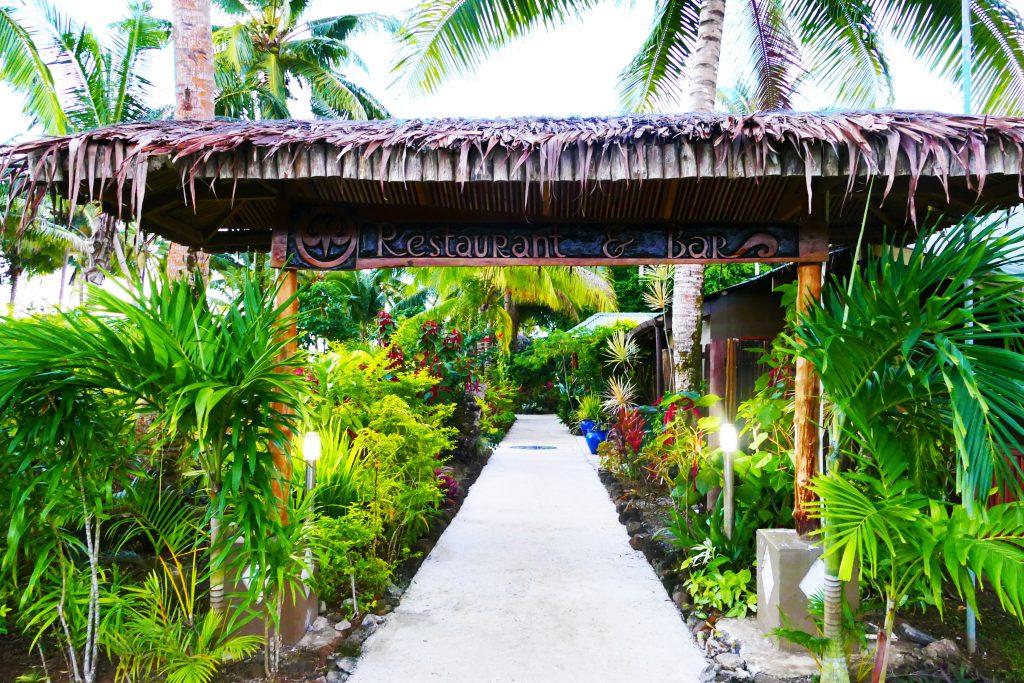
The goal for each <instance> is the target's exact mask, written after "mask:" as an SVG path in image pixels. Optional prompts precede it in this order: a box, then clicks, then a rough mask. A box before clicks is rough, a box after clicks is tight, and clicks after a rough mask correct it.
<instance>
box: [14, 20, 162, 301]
mask: <svg viewBox="0 0 1024 683" xmlns="http://www.w3.org/2000/svg"><path fill="white" fill-rule="evenodd" d="M169 36H170V25H169V24H168V23H167V22H165V21H161V20H159V19H155V18H154V17H153V16H152V4H151V3H150V2H149V1H148V0H144V1H143V0H138V1H134V2H131V3H130V4H129V5H128V13H127V15H126V17H125V18H124V19H122V20H121V21H118V22H116V23H115V24H113V25H112V26H111V31H110V32H109V43H107V44H104V43H102V42H101V41H100V37H99V35H98V34H97V33H96V32H95V31H94V30H93V29H92V28H91V27H89V26H87V25H84V24H79V23H78V22H76V21H74V20H73V19H71V18H70V17H68V16H66V15H64V14H62V13H61V12H60V11H59V10H58V9H57V7H56V6H55V5H53V4H48V3H42V4H40V5H39V6H38V12H36V13H35V14H32V13H29V12H27V11H26V10H24V9H23V10H20V11H15V10H12V9H11V8H8V7H0V79H2V80H3V81H4V82H5V83H6V84H7V85H9V86H10V87H11V88H12V89H13V90H14V91H15V92H16V93H18V94H20V95H21V96H22V97H23V98H24V100H23V106H22V111H23V112H24V113H25V114H26V115H27V116H28V117H29V118H30V120H31V121H32V123H33V125H35V126H38V127H39V128H41V129H42V130H43V132H45V133H47V134H53V135H58V134H64V133H69V132H74V131H81V130H89V129H92V128H98V127H100V126H106V125H110V124H113V123H119V122H122V121H132V120H138V119H146V118H152V117H155V116H159V115H160V114H161V113H162V112H161V111H159V110H153V109H152V108H150V106H149V105H148V103H147V102H148V99H149V95H150V92H151V90H152V83H150V82H149V80H148V79H147V78H146V76H145V68H144V67H145V63H146V61H147V60H148V59H149V58H150V57H151V56H152V54H153V53H154V52H155V51H157V50H160V49H161V48H162V47H164V46H165V45H166V44H167V40H168V38H169ZM83 215H87V216H88V217H89V219H90V224H89V226H88V227H89V229H88V231H87V232H86V237H87V238H88V248H87V249H84V250H81V251H78V252H77V255H78V258H77V259H76V260H78V261H79V262H80V263H81V264H82V265H84V266H86V271H85V273H84V277H85V279H86V280H88V281H90V282H99V281H101V280H102V277H103V276H102V271H103V270H104V269H107V268H109V267H110V261H111V256H112V255H123V254H124V253H125V252H126V251H127V250H128V249H127V244H122V243H117V242H118V240H121V239H123V231H122V230H119V229H118V224H117V221H116V220H114V219H113V218H110V217H106V216H99V215H98V214H97V213H95V212H92V213H89V212H86V214H83ZM81 217H82V216H72V217H70V218H71V220H70V221H64V222H68V223H69V224H71V225H75V224H79V223H81V220H79V219H80V218H81ZM54 220H55V222H60V221H57V220H56V219H54ZM42 227H43V226H42V225H36V226H34V227H32V228H31V229H30V233H28V234H39V230H40V229H41V228H42ZM53 228H54V226H53V225H52V223H51V224H49V225H48V226H47V230H46V232H47V233H48V234H49V235H51V236H52V235H53V234H54V232H53ZM65 237H67V236H66V235H65ZM60 241H61V242H62V243H63V244H64V245H65V246H71V247H75V246H76V245H77V246H82V245H81V244H80V242H79V241H78V240H77V239H76V240H69V239H62V240H60ZM115 243H117V244H115ZM37 246H38V245H37ZM9 253H10V252H9ZM13 292H14V290H13V289H12V293H13Z"/></svg>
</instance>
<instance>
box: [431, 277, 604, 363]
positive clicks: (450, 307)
mask: <svg viewBox="0 0 1024 683" xmlns="http://www.w3.org/2000/svg"><path fill="white" fill-rule="evenodd" d="M413 276H414V280H415V282H416V284H417V285H419V286H422V287H425V288H428V289H431V290H433V291H434V292H435V293H436V294H437V296H438V298H439V300H440V301H439V303H438V304H437V305H436V306H434V308H433V309H432V310H431V315H439V314H440V315H444V316H451V317H453V318H455V319H456V320H458V319H463V320H476V319H479V318H481V317H484V318H488V319H490V321H491V323H492V325H493V326H494V328H495V329H496V330H497V331H500V332H501V333H502V338H503V339H504V340H506V341H507V343H509V344H514V343H515V340H516V338H517V336H518V334H519V328H520V324H521V322H522V307H524V306H535V307H540V308H547V309H549V310H551V311H554V312H557V313H566V314H569V315H571V316H573V317H574V318H576V319H578V318H579V317H580V315H581V313H582V312H583V311H610V310H615V305H616V304H615V291H614V288H613V287H612V284H611V282H610V281H609V279H608V273H607V270H606V269H604V268H586V267H579V266H512V267H495V266H488V267H483V268H421V269H418V270H415V271H413Z"/></svg>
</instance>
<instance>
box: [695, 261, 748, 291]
mask: <svg viewBox="0 0 1024 683" xmlns="http://www.w3.org/2000/svg"><path fill="white" fill-rule="evenodd" d="M752 277H754V264H753V263H713V264H711V265H708V266H706V267H705V268H704V294H705V296H706V295H709V294H715V293H717V292H720V291H722V290H723V289H727V288H729V287H732V286H733V285H738V284H739V283H741V282H744V281H746V280H749V279H750V278H752Z"/></svg>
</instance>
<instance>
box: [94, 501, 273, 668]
mask: <svg viewBox="0 0 1024 683" xmlns="http://www.w3.org/2000/svg"><path fill="white" fill-rule="evenodd" d="M129 495H130V498H131V503H132V504H131V505H130V506H129V508H128V516H126V517H124V518H122V519H121V520H120V521H119V522H118V525H117V527H118V531H119V532H120V533H121V545H122V546H123V545H126V544H128V543H131V542H132V541H133V540H134V539H135V538H137V537H141V538H144V539H145V540H146V541H148V543H149V544H150V546H151V547H152V548H153V550H154V552H155V554H156V562H157V565H158V567H157V568H156V569H154V570H152V571H150V572H149V573H148V574H147V575H146V576H145V577H144V579H143V580H142V582H141V583H140V584H128V585H126V586H125V587H124V588H123V589H122V590H120V591H117V592H116V593H115V594H114V595H112V598H111V600H112V611H114V613H115V614H116V615H117V620H116V624H111V625H110V626H108V627H106V628H104V629H103V640H104V643H105V645H106V647H107V649H108V651H109V652H110V653H111V654H113V655H115V656H116V661H117V672H118V676H119V677H123V678H124V679H125V680H132V681H136V680H149V679H151V678H154V677H166V680H168V681H179V682H180V683H207V682H208V681H210V680H212V679H213V677H214V675H215V674H216V672H217V670H218V669H219V668H220V665H221V663H222V662H223V661H224V660H225V659H226V658H230V659H239V658H241V657H245V656H248V655H251V654H253V653H254V652H255V651H256V650H257V649H258V648H259V646H260V644H261V643H262V638H259V637H255V636H243V635H237V629H238V628H239V626H240V625H242V624H243V623H244V622H245V621H246V620H247V619H248V618H251V617H252V616H253V615H252V613H247V612H246V611H245V610H244V609H243V610H241V611H240V612H239V613H235V616H228V614H227V613H225V612H223V611H221V610H217V609H210V610H208V611H206V612H205V613H204V612H203V611H202V607H203V605H202V602H203V598H204V597H205V596H206V592H205V591H204V590H202V588H203V587H204V586H206V585H209V584H208V582H209V580H210V578H211V577H210V575H209V574H208V573H207V572H206V570H205V569H206V566H207V565H206V563H205V562H203V560H202V556H203V554H204V553H205V552H206V551H207V550H208V547H207V546H206V545H205V544H204V541H205V540H208V539H206V533H205V532H204V531H203V529H202V527H201V526H199V523H200V521H201V520H202V515H201V514H198V513H197V511H196V509H195V508H194V507H192V506H190V505H189V504H188V502H187V501H186V500H185V499H184V498H183V497H181V496H180V495H179V494H177V493H175V492H173V491H169V490H166V491H160V490H158V489H155V488H150V489H148V490H147V489H143V490H141V491H139V490H135V491H133V492H132V493H131V494H129ZM240 617H241V618H240Z"/></svg>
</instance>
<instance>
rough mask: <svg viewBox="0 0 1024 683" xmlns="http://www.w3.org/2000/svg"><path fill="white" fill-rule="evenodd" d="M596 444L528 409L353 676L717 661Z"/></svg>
mask: <svg viewBox="0 0 1024 683" xmlns="http://www.w3.org/2000/svg"><path fill="white" fill-rule="evenodd" d="M516 446H554V447H555V448H553V449H523V448H515V447H516ZM584 448H585V447H584V445H583V440H582V439H579V438H576V437H573V436H571V435H570V434H569V433H568V432H567V431H566V429H565V428H564V427H563V426H562V425H561V424H560V423H559V422H558V420H557V419H556V418H555V417H553V416H547V415H544V416H537V415H528V416H521V417H520V418H519V420H518V421H517V422H516V424H515V427H513V429H512V431H511V432H510V433H509V435H508V437H507V438H506V439H505V441H504V442H503V443H502V444H501V446H500V447H499V448H498V449H497V450H496V451H495V453H494V455H493V456H492V457H491V461H490V462H489V463H488V464H487V466H486V467H485V468H484V470H483V472H482V473H481V475H480V478H479V479H478V480H477V482H476V484H474V485H473V487H472V489H471V490H470V493H469V496H468V497H467V499H466V502H465V504H464V505H463V506H462V509H461V510H460V511H459V514H458V515H457V516H456V518H455V520H454V521H453V522H452V524H451V526H449V527H448V529H447V530H446V531H445V532H444V535H442V536H441V539H440V541H439V542H438V544H437V546H435V548H434V550H433V552H431V553H430V555H429V557H427V559H426V560H425V561H424V562H423V566H422V567H420V570H419V572H418V573H417V575H416V578H415V580H414V581H413V583H412V585H411V586H410V587H409V590H408V591H406V593H405V596H404V597H403V599H402V604H401V605H400V606H399V607H398V609H397V610H395V612H394V613H393V614H392V615H390V616H389V617H388V619H387V622H386V623H385V624H384V625H383V626H382V627H381V629H380V630H379V631H378V632H377V633H376V634H375V635H374V636H373V637H372V638H371V639H370V640H369V641H368V642H367V644H366V649H365V651H364V653H363V657H362V659H361V661H360V663H359V666H358V668H357V669H356V672H355V675H354V676H353V677H352V678H351V679H349V682H350V683H416V682H418V681H444V682H445V683H485V682H489V681H493V682H495V683H497V682H502V683H505V682H511V681H519V682H522V683H541V682H546V681H560V682H561V681H581V682H583V681H585V682H588V683H594V682H598V681H623V680H628V681H651V682H655V681H656V682H658V683H669V682H678V683H696V682H697V681H698V679H699V676H700V672H701V671H702V670H703V668H704V666H705V664H706V662H705V660H704V658H703V656H702V654H701V652H700V650H699V649H698V648H697V645H696V644H695V643H694V641H693V638H692V637H691V635H690V633H689V631H688V630H687V628H686V625H685V624H684V623H683V621H682V619H681V618H680V616H679V613H678V612H677V611H676V609H675V607H674V606H673V605H672V603H671V602H670V601H669V599H668V597H667V596H666V594H665V590H664V589H663V588H662V586H661V584H660V583H659V582H658V579H657V577H655V575H654V572H653V571H652V569H651V568H650V565H648V564H647V561H646V560H645V559H644V557H643V555H642V554H640V553H638V552H636V551H634V550H632V549H631V548H630V547H629V543H628V537H627V535H626V531H625V529H624V528H623V527H622V525H620V524H619V522H618V519H617V518H616V514H615V508H614V506H613V504H612V502H611V500H609V498H608V495H607V493H606V492H605V489H604V487H603V486H602V485H601V483H600V482H599V481H598V479H597V472H596V471H595V470H594V467H593V466H592V465H591V464H590V463H588V462H587V460H586V458H585V457H584V450H583V449H584Z"/></svg>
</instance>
